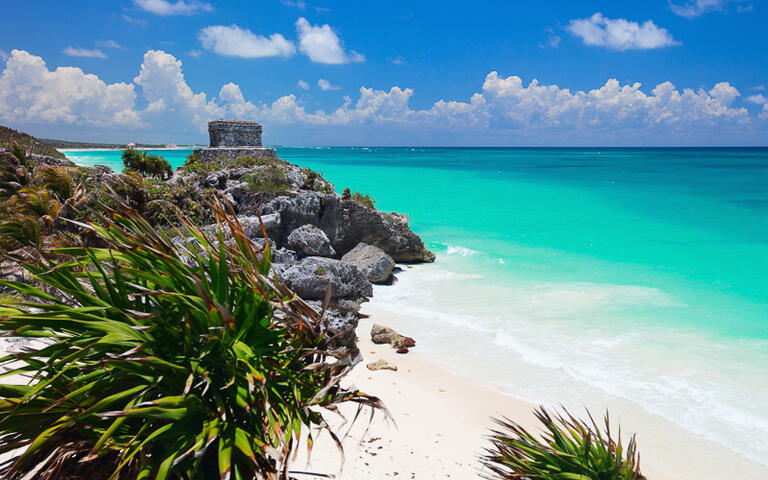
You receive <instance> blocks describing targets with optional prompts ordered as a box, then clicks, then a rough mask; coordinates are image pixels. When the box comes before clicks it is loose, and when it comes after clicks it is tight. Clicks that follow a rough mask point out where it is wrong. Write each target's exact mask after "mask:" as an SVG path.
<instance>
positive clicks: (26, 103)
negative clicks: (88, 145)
mask: <svg viewBox="0 0 768 480" xmlns="http://www.w3.org/2000/svg"><path fill="white" fill-rule="evenodd" d="M135 104H136V92H135V91H134V85H133V84H129V83H112V84H107V83H105V82H104V81H102V80H101V79H99V77H97V76H96V75H90V74H86V73H84V72H83V71H82V70H81V69H79V68H76V67H58V68H57V69H56V70H53V71H51V70H48V67H47V66H46V65H45V62H44V61H43V59H42V58H40V57H37V56H35V55H31V54H29V53H27V52H25V51H23V50H13V51H12V52H11V56H10V58H9V59H8V62H7V63H6V65H5V69H4V70H3V72H2V74H1V75H0V119H2V120H3V123H24V122H26V123H50V124H58V123H61V124H79V125H89V126H92V127H105V126H125V127H139V126H142V125H144V123H143V122H142V120H141V119H140V116H139V112H137V111H136V109H135Z"/></svg>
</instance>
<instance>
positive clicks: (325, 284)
mask: <svg viewBox="0 0 768 480" xmlns="http://www.w3.org/2000/svg"><path fill="white" fill-rule="evenodd" d="M281 279H282V280H283V282H284V283H285V284H286V285H287V286H288V288H290V289H291V290H293V291H294V292H296V294H297V295H299V296H300V297H301V298H303V299H304V300H322V299H323V298H325V292H326V291H327V290H328V288H330V289H331V298H332V299H339V298H346V299H366V298H368V297H371V296H373V287H372V286H371V282H369V281H368V277H367V275H365V273H363V272H362V271H361V270H360V269H359V268H357V267H356V266H354V265H350V264H348V263H344V262H342V261H340V260H334V259H332V258H325V257H305V258H303V259H302V260H301V261H300V262H298V263H296V264H294V265H291V266H290V267H289V268H287V269H285V270H284V271H283V272H282V275H281Z"/></svg>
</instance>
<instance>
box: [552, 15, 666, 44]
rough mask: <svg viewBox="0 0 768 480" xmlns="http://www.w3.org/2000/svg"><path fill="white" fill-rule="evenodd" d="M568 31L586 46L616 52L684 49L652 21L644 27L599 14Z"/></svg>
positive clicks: (581, 20) (575, 24)
mask: <svg viewBox="0 0 768 480" xmlns="http://www.w3.org/2000/svg"><path fill="white" fill-rule="evenodd" d="M566 28H567V30H568V31H569V32H571V33H572V34H574V35H576V36H577V37H579V38H581V39H582V41H583V42H584V44H585V45H593V46H598V47H606V48H610V49H612V50H620V51H624V50H650V49H654V48H663V47H671V46H673V45H680V42H678V41H676V40H675V39H674V38H673V37H672V34H670V33H669V32H668V31H667V29H665V28H661V27H659V26H657V25H656V24H655V23H653V21H651V20H647V21H645V22H644V23H642V24H640V23H637V22H631V21H629V20H626V19H624V18H618V19H611V18H606V17H604V16H603V15H602V14H601V13H599V12H598V13H595V14H594V15H592V16H591V17H589V18H580V19H577V20H571V22H570V23H569V24H568V26H567V27H566Z"/></svg>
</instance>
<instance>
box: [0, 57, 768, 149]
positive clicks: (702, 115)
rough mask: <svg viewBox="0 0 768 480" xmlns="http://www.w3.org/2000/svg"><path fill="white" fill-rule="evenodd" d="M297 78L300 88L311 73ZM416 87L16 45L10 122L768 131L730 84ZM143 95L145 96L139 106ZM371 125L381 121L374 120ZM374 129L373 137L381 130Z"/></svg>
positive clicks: (411, 130) (592, 137)
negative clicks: (257, 81) (194, 67)
mask: <svg viewBox="0 0 768 480" xmlns="http://www.w3.org/2000/svg"><path fill="white" fill-rule="evenodd" d="M298 85H299V86H300V87H302V84H301V82H299V83H298ZM318 85H320V86H321V87H322V85H323V84H322V83H321V82H318ZM328 85H331V86H332V84H330V82H329V83H328ZM306 86H307V87H309V84H306ZM415 94H416V92H414V90H413V89H411V88H403V87H400V86H397V85H396V86H392V87H391V88H389V89H374V88H368V87H364V86H363V87H360V89H359V92H358V95H357V98H356V99H355V98H352V97H349V96H347V97H344V100H343V102H342V103H341V104H340V105H339V106H338V107H336V108H335V109H329V110H310V109H309V108H308V106H307V105H306V103H305V102H308V101H310V100H308V99H302V98H299V97H297V96H296V95H293V94H289V95H284V96H281V97H279V98H277V100H274V101H271V102H265V101H262V100H260V99H248V98H246V97H245V95H243V92H242V90H241V88H240V86H239V85H237V84H235V83H232V82H230V83H226V84H225V85H223V86H222V87H221V89H220V90H219V92H218V93H217V95H215V96H208V95H207V94H206V93H205V92H195V91H193V90H192V88H191V87H190V86H189V84H188V83H187V81H186V79H185V77H184V73H183V71H182V62H181V61H180V60H179V59H177V58H176V57H174V56H173V55H171V54H168V53H166V52H163V51H160V50H150V51H147V52H146V53H145V55H144V59H143V62H142V65H141V68H140V72H139V74H138V76H136V78H134V80H133V83H114V84H106V83H105V82H104V81H102V80H100V79H99V78H98V77H97V76H95V75H89V74H86V73H84V72H83V71H82V70H81V69H79V68H74V67H59V68H57V69H56V70H54V71H50V70H48V68H47V67H46V65H45V63H44V62H43V59H42V58H40V57H37V56H34V55H31V54H29V53H27V52H24V51H20V50H14V51H13V52H12V53H11V58H10V59H9V60H8V62H7V64H6V66H5V68H4V70H3V71H2V73H0V123H10V124H25V123H30V124H41V123H47V124H76V125H89V126H92V127H105V128H106V127H110V126H121V127H126V128H128V129H136V128H149V129H151V130H152V131H153V132H187V133H189V134H190V135H191V134H194V135H200V134H202V133H203V132H204V131H205V126H206V122H208V121H209V120H213V119H216V118H231V117H238V118H245V119H253V120H258V121H260V122H262V123H264V124H267V125H270V126H274V127H275V128H276V130H277V129H279V128H282V127H281V126H286V127H287V128H288V131H290V132H293V133H291V134H292V135H297V133H295V132H297V131H299V130H297V129H296V128H295V127H303V126H311V127H313V128H311V129H308V130H307V132H309V131H312V132H318V134H320V133H319V132H325V133H326V134H328V133H331V132H334V133H338V132H348V133H354V135H358V137H355V138H361V139H365V138H366V133H365V132H376V135H378V134H380V133H382V134H387V135H389V137H388V138H391V139H392V142H393V143H397V142H398V139H399V138H409V139H411V140H413V141H419V139H420V138H422V139H423V138H430V137H428V135H431V134H434V135H437V136H435V137H432V138H442V139H443V141H447V142H449V143H454V144H461V143H466V144H473V143H474V142H473V140H475V139H477V138H481V137H482V138H484V139H488V140H489V142H492V143H495V144H500V142H502V143H509V141H510V139H517V140H518V141H519V140H520V139H523V141H525V140H526V139H527V141H530V142H538V143H546V142H548V141H549V142H552V141H554V142H557V143H558V144H563V143H568V142H569V141H570V142H575V143H584V142H583V141H584V139H587V140H588V141H591V142H596V141H612V142H616V143H622V142H623V143H625V144H626V143H627V142H638V143H640V142H641V141H642V140H640V141H638V140H637V139H646V140H649V141H650V140H653V141H655V144H659V143H661V144H664V143H665V142H669V141H676V142H678V143H679V142H681V141H687V139H694V140H695V139H712V138H715V137H714V136H715V135H719V137H717V138H724V139H738V138H752V139H757V141H761V139H765V138H766V136H767V135H768V130H767V128H768V123H766V122H765V120H768V98H766V97H765V96H764V95H761V94H757V95H752V96H750V97H748V98H746V99H745V100H746V101H748V102H751V103H755V104H757V105H762V109H761V111H760V112H759V113H757V114H756V115H750V113H749V112H748V111H747V109H746V108H744V107H743V106H740V105H739V104H738V102H739V98H740V96H741V92H739V90H738V89H736V88H735V87H734V86H733V85H731V84H730V83H729V82H719V83H717V84H715V85H713V86H712V87H711V88H709V89H701V88H700V89H690V88H677V87H676V86H675V85H673V84H672V83H671V82H663V83H660V84H659V85H656V86H655V87H653V88H647V89H644V88H642V85H641V84H640V83H629V84H624V83H621V82H619V81H618V80H615V79H609V80H607V81H606V82H605V83H604V84H603V85H600V86H597V87H596V88H593V89H591V90H570V89H568V88H565V87H561V86H559V85H555V84H542V83H540V82H538V81H537V80H535V79H534V80H531V81H529V82H527V83H526V82H524V81H523V79H522V78H521V77H519V76H516V75H510V76H503V75H500V74H499V73H498V72H491V73H489V74H488V75H486V77H485V79H484V81H482V83H481V85H480V88H479V90H478V91H476V92H474V93H472V94H471V95H470V96H469V97H468V98H467V99H465V100H462V99H441V100H438V101H437V102H434V103H433V104H432V105H430V106H428V107H426V108H423V109H418V108H412V107H411V100H412V98H413V97H414V95H415ZM137 97H140V100H141V101H142V104H143V102H146V106H144V107H143V108H141V109H139V108H137V106H136V105H137ZM372 125H373V126H376V128H375V129H370V126H372ZM321 128H327V130H320V129H321ZM339 128H343V130H337V129H339ZM371 135H373V134H370V135H368V137H367V138H369V139H371V140H373V138H378V137H372V136H371ZM746 135H751V137H747V136H746ZM302 138H304V137H302ZM318 138H323V137H318ZM337 138H343V137H337ZM346 138H353V137H346ZM405 141H407V140H403V142H405Z"/></svg>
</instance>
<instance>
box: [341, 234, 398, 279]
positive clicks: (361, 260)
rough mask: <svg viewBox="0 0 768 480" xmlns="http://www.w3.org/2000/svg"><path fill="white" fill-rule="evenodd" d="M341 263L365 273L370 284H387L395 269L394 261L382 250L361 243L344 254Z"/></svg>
mask: <svg viewBox="0 0 768 480" xmlns="http://www.w3.org/2000/svg"><path fill="white" fill-rule="evenodd" d="M341 261H342V262H345V263H349V264H352V265H355V266H356V267H357V268H359V269H360V270H362V271H363V272H365V274H366V275H368V280H369V281H370V282H371V283H388V282H389V281H390V278H391V277H392V269H393V268H395V261H394V260H393V259H392V257H390V256H389V255H387V254H386V253H384V250H382V249H380V248H379V247H375V246H373V245H368V244H367V243H363V242H360V243H358V244H357V246H356V247H355V248H353V249H352V250H350V251H349V252H347V253H346V254H344V256H343V257H341Z"/></svg>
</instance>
